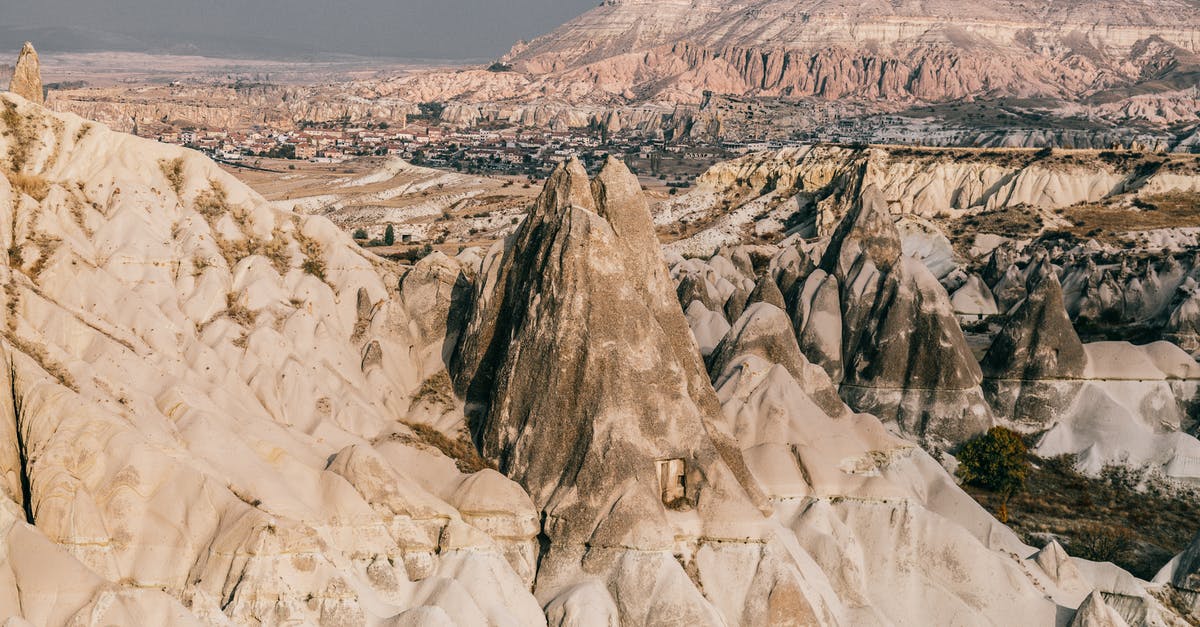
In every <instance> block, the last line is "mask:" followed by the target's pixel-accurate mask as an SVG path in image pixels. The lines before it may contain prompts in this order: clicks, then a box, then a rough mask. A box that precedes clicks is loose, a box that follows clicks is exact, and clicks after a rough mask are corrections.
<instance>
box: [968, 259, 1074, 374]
mask: <svg viewBox="0 0 1200 627" xmlns="http://www.w3.org/2000/svg"><path fill="white" fill-rule="evenodd" d="M1025 292H1026V296H1025V300H1024V301H1023V302H1022V304H1021V305H1020V307H1018V308H1017V309H1016V311H1014V312H1013V313H1012V314H1011V315H1010V316H1009V318H1008V320H1007V322H1006V323H1005V325H1004V328H1003V329H1001V331H1000V333H999V335H997V336H996V338H995V340H993V341H992V346H991V347H990V348H989V349H988V352H987V355H985V356H984V358H983V361H982V368H983V373H984V374H985V375H986V376H987V377H989V378H996V379H1019V380H1036V379H1074V378H1079V377H1081V376H1083V371H1084V368H1085V367H1086V366H1087V357H1086V355H1085V354H1084V351H1083V343H1082V342H1081V341H1079V335H1078V334H1077V333H1076V332H1075V327H1074V325H1073V324H1072V323H1071V320H1070V318H1068V317H1067V309H1066V306H1065V305H1064V304H1063V294H1062V286H1061V285H1059V282H1058V276H1057V274H1056V273H1055V270H1054V266H1053V265H1051V264H1050V260H1049V258H1048V257H1046V256H1044V255H1043V256H1041V257H1039V258H1038V259H1037V260H1035V261H1034V263H1033V265H1032V267H1031V268H1030V270H1029V278H1028V279H1027V280H1026V283H1025Z"/></svg>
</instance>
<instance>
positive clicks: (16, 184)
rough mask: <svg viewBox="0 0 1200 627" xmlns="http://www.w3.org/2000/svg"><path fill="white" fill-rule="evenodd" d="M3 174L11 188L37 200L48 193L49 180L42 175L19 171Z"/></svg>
mask: <svg viewBox="0 0 1200 627" xmlns="http://www.w3.org/2000/svg"><path fill="white" fill-rule="evenodd" d="M5 174H6V176H7V177H8V182H9V183H10V184H11V185H12V186H13V189H15V190H17V191H18V192H21V193H22V194H25V195H27V196H31V197H33V199H34V200H36V201H38V202H41V201H43V200H45V199H46V196H47V195H48V194H49V193H50V182H49V181H47V180H46V178H45V177H43V176H37V175H36V174H24V173H21V172H7V173H5Z"/></svg>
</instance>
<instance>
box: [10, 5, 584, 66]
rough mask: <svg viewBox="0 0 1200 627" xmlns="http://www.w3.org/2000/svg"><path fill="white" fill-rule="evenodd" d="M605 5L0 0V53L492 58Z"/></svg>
mask: <svg viewBox="0 0 1200 627" xmlns="http://www.w3.org/2000/svg"><path fill="white" fill-rule="evenodd" d="M596 4H598V0H0V16H2V17H0V49H8V48H14V46H19V45H20V41H14V40H18V39H23V38H26V37H32V38H34V39H35V43H36V44H37V45H38V48H39V49H45V50H60V51H67V50H89V49H118V50H146V51H178V52H201V53H207V54H212V53H220V52H221V51H228V52H230V53H234V54H243V55H244V54H269V55H294V54H304V53H320V52H340V53H346V54H356V55H368V56H390V57H407V58H441V59H465V58H491V57H496V56H499V55H500V54H502V53H503V52H505V51H507V50H508V48H509V46H511V45H512V44H513V42H515V41H516V40H518V39H529V38H531V37H534V36H536V35H539V34H541V33H544V32H546V31H549V30H551V29H553V28H554V27H555V26H558V25H559V24H561V23H563V22H565V21H567V20H569V19H571V18H572V17H575V16H576V15H579V14H580V13H583V12H584V11H586V10H588V9H590V8H591V7H593V6H595V5H596Z"/></svg>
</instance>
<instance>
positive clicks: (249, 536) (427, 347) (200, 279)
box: [0, 94, 544, 624]
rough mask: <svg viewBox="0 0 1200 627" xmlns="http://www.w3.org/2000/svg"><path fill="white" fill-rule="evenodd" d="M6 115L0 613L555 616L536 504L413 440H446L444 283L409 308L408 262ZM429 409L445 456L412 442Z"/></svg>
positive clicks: (417, 281) (205, 182)
mask: <svg viewBox="0 0 1200 627" xmlns="http://www.w3.org/2000/svg"><path fill="white" fill-rule="evenodd" d="M0 106H2V107H3V108H4V111H5V115H4V117H3V120H4V122H3V126H4V133H3V136H2V138H0V153H2V154H4V155H5V160H4V163H3V173H4V176H0V209H2V211H3V216H4V217H3V220H0V224H2V225H3V226H0V243H2V244H3V247H4V248H5V249H6V250H7V251H8V254H7V256H6V257H5V258H4V260H3V263H0V273H2V275H3V276H2V279H3V285H4V290H3V295H2V296H0V298H2V299H3V301H4V309H3V311H4V315H3V333H2V339H0V352H2V353H3V357H4V363H5V375H4V389H5V390H6V393H5V395H4V402H3V403H0V408H2V411H0V414H2V415H3V416H4V417H5V418H4V420H5V422H6V423H7V425H8V426H7V427H6V430H7V431H8V432H9V433H10V437H9V438H7V439H6V442H7V444H6V448H5V452H4V454H3V455H2V456H0V457H2V459H3V464H4V467H3V472H4V476H5V477H6V484H5V485H6V492H7V494H8V495H9V499H7V502H8V503H9V506H8V508H7V510H6V511H7V512H9V514H10V519H9V521H8V523H6V524H5V526H4V529H5V530H6V539H7V542H6V543H5V546H6V547H9V548H7V549H6V560H5V566H4V568H3V569H2V570H3V573H4V582H5V583H4V584H3V585H4V586H7V587H6V592H5V593H4V601H3V609H2V610H0V613H4V614H6V615H19V616H24V617H26V618H27V619H29V620H32V621H35V622H39V623H65V622H67V621H68V619H69V618H70V617H72V616H75V617H76V619H77V620H78V621H80V622H81V623H82V624H93V623H108V622H118V623H128V624H138V623H140V624H149V623H153V624H172V623H187V622H189V621H200V622H204V623H211V624H221V623H224V622H226V621H232V622H235V623H247V622H255V621H262V622H267V623H276V622H284V621H288V620H295V621H301V622H307V623H325V624H361V623H365V622H370V621H376V620H381V619H384V618H389V617H398V616H400V615H401V614H403V613H405V612H412V613H411V614H409V615H408V616H407V617H404V618H402V619H401V620H402V622H403V621H407V620H452V621H454V622H458V623H474V622H509V621H516V622H519V623H528V624H537V623H539V622H541V621H543V620H544V619H543V614H542V612H541V609H540V608H539V607H538V605H537V602H536V601H535V600H534V599H533V597H532V596H530V595H529V593H528V585H529V583H530V582H531V581H532V577H533V571H534V568H535V561H536V540H535V536H536V534H537V529H538V524H537V518H536V515H535V511H534V509H533V506H532V503H531V502H530V501H529V498H528V496H526V494H525V493H524V491H523V490H521V488H519V487H518V486H517V485H516V484H514V483H512V482H511V481H509V480H508V479H506V478H504V477H503V476H501V475H500V474H498V473H496V472H494V471H491V470H483V471H480V472H473V474H465V473H463V472H461V471H460V468H464V469H467V470H470V471H474V470H476V469H477V467H475V468H472V467H470V466H469V465H468V464H466V463H460V464H459V465H456V461H455V460H453V459H450V458H448V457H446V456H445V455H444V454H442V453H441V452H440V451H439V450H438V449H437V448H436V447H435V446H432V445H430V442H433V443H434V444H441V445H442V446H446V443H448V442H451V441H453V439H454V438H456V437H458V436H457V432H456V428H461V427H462V425H463V423H462V413H461V408H458V407H456V404H455V402H454V400H453V398H452V397H451V396H448V395H447V394H446V393H444V392H443V393H439V392H437V390H438V389H439V388H438V385H437V381H438V380H439V379H438V373H439V372H441V377H442V378H443V379H444V378H445V373H444V372H443V371H442V363H441V359H440V350H439V348H440V346H441V344H442V342H443V341H444V337H443V336H444V331H443V330H442V329H444V328H445V327H444V323H443V326H441V327H439V326H438V325H437V324H436V320H430V318H436V317H437V316H438V315H439V313H438V312H439V311H441V310H442V307H440V306H439V305H438V300H439V299H444V300H445V301H446V302H447V303H448V302H449V301H450V296H451V290H445V291H444V292H443V291H441V290H436V289H435V290H425V291H422V289H420V288H421V286H424V285H427V284H430V283H433V284H435V285H436V284H437V283H438V281H437V280H436V278H427V277H436V276H438V274H437V273H430V272H418V273H417V274H416V275H415V276H414V278H412V279H411V280H406V284H408V290H407V291H408V292H409V294H408V298H405V299H401V298H399V296H398V294H397V287H398V285H399V270H400V269H399V268H396V267H394V266H388V265H386V264H384V263H383V262H381V261H380V260H378V259H375V258H373V257H371V256H369V255H364V254H363V253H362V252H361V251H360V250H359V248H358V247H357V245H355V244H354V243H353V242H352V241H350V240H349V239H348V238H347V236H346V235H345V234H344V233H342V232H341V231H340V230H339V229H337V228H336V227H334V226H333V225H332V224H331V223H329V222H327V221H326V220H324V219H322V218H314V217H305V216H301V215H297V214H293V213H290V212H285V211H278V210H275V209H272V208H271V207H270V206H269V205H268V203H267V202H266V201H264V200H263V199H262V198H261V197H259V196H258V195H257V194H255V193H254V192H252V191H250V190H249V189H248V188H246V187H245V186H243V185H242V184H240V183H239V182H238V181H237V180H235V179H233V178H232V177H231V176H229V175H227V174H225V173H224V172H222V171H221V170H220V169H219V168H218V167H217V166H216V165H215V164H214V163H212V162H211V161H208V160H207V159H205V158H203V157H202V156H201V155H199V154H198V153H194V152H190V151H185V150H182V149H178V148H175V147H171V146H166V145H163V144H158V143H156V142H151V141H145V140H140V139H137V138H134V137H130V136H125V135H120V134H117V133H113V132H111V131H109V130H108V129H106V128H104V127H102V126H99V125H97V124H94V123H90V122H85V121H84V120H81V119H79V118H77V117H75V116H71V115H55V114H51V113H50V112H48V111H46V110H45V109H43V108H41V107H38V106H37V105H34V104H32V103H29V102H27V101H25V100H23V99H21V98H19V97H16V96H12V95H8V94H5V95H2V96H0ZM435 261H436V259H431V260H430V261H429V262H428V263H430V264H432V263H434V262H435ZM449 265H450V267H451V268H455V266H454V265H453V264H449ZM414 272H415V271H414ZM454 272H456V273H457V272H461V268H457V270H454ZM431 294H432V295H431ZM447 386H448V383H447ZM422 390H424V391H422ZM455 414H457V416H458V418H457V421H455V419H454V415H455ZM429 415H433V416H442V417H446V416H448V422H449V426H448V427H447V428H446V429H445V434H444V435H442V436H440V438H439V437H433V436H432V435H431V429H429V428H427V429H426V430H425V431H422V430H420V429H418V428H415V427H409V426H407V425H406V424H404V422H403V421H408V422H412V423H417V422H420V421H421V418H422V417H423V416H429ZM432 432H433V433H436V431H432ZM14 517H15V521H14V520H13V518H14ZM18 545H19V546H18ZM37 546H49V547H55V549H54V550H53V551H52V550H50V549H46V550H45V551H41V553H43V554H39V553H38V552H34V553H30V551H33V550H34V549H35V548H36V547H37ZM13 547H16V548H13ZM47 556H59V557H53V559H52V560H50V559H49V558H48V557H47ZM47 560H49V561H47ZM55 560H57V561H55ZM73 571H77V572H79V573H80V574H78V575H71V574H70V573H72V572H73ZM14 578H15V579H14ZM13 586H15V588H14V587H13ZM72 586H74V587H72ZM55 590H70V594H61V593H55V592H54V591H55ZM145 590H161V591H163V592H162V593H157V592H156V593H150V592H139V591H145ZM160 597H161V598H160ZM18 599H19V600H18Z"/></svg>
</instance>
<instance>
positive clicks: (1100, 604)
mask: <svg viewBox="0 0 1200 627" xmlns="http://www.w3.org/2000/svg"><path fill="white" fill-rule="evenodd" d="M1128 625H1129V623H1127V622H1125V619H1124V618H1121V615H1120V614H1118V613H1117V612H1116V610H1114V609H1113V608H1111V607H1109V606H1108V604H1107V603H1105V602H1104V597H1103V596H1102V595H1101V594H1100V592H1099V591H1093V592H1092V593H1091V594H1089V595H1088V597H1087V598H1086V599H1084V601H1083V604H1081V605H1080V606H1079V611H1077V612H1075V617H1074V618H1072V619H1071V626H1070V627H1128Z"/></svg>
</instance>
